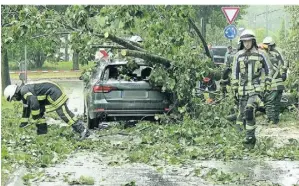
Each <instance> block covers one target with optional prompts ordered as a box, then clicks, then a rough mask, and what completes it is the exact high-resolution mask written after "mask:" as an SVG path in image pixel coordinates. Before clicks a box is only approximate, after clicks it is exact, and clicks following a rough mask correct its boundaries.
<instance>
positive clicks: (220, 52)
mask: <svg viewBox="0 0 299 186" xmlns="http://www.w3.org/2000/svg"><path fill="white" fill-rule="evenodd" d="M212 51H213V55H214V56H225V53H226V51H227V49H226V48H212Z"/></svg>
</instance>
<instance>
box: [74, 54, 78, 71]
mask: <svg viewBox="0 0 299 186" xmlns="http://www.w3.org/2000/svg"><path fill="white" fill-rule="evenodd" d="M73 70H79V52H77V51H74V54H73Z"/></svg>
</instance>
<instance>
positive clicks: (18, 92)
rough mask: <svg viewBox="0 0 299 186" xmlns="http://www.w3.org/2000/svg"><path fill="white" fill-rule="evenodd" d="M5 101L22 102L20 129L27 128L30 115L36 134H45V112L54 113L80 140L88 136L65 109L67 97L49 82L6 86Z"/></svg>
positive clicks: (78, 122) (80, 124) (80, 123)
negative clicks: (77, 134)
mask: <svg viewBox="0 0 299 186" xmlns="http://www.w3.org/2000/svg"><path fill="white" fill-rule="evenodd" d="M4 96H5V99H6V100H7V101H9V102H10V101H12V100H13V101H22V102H23V114H22V119H21V123H20V127H21V128H24V127H26V126H28V122H29V117H30V114H31V115H32V119H33V120H34V123H35V125H36V128H37V134H38V135H41V134H47V132H48V125H47V123H46V120H45V117H44V114H45V112H52V111H56V112H57V114H58V115H59V117H60V118H61V119H62V120H63V121H65V122H66V123H67V124H68V125H69V126H72V128H73V130H74V131H75V132H77V133H79V134H80V139H81V140H82V139H84V138H86V137H88V136H89V135H90V132H89V131H88V130H87V129H86V128H85V127H84V124H83V122H82V121H81V120H79V119H77V118H76V117H75V115H74V114H73V113H72V112H71V111H70V110H69V108H68V107H67V104H66V102H67V100H68V97H67V95H66V94H65V93H64V92H63V90H62V89H61V88H60V86H59V85H58V84H56V83H54V82H51V81H40V82H33V83H28V84H25V85H21V86H18V85H8V86H7V87H6V88H5V90H4Z"/></svg>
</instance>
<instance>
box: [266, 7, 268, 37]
mask: <svg viewBox="0 0 299 186" xmlns="http://www.w3.org/2000/svg"><path fill="white" fill-rule="evenodd" d="M268 18H269V6H268V5H266V36H268V35H269V19H268Z"/></svg>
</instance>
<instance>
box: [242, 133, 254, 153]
mask: <svg viewBox="0 0 299 186" xmlns="http://www.w3.org/2000/svg"><path fill="white" fill-rule="evenodd" d="M255 143H256V137H255V130H247V131H246V137H245V139H244V141H243V145H244V147H245V148H247V149H253V148H254V146H255Z"/></svg>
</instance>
